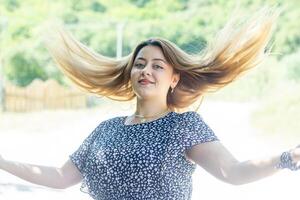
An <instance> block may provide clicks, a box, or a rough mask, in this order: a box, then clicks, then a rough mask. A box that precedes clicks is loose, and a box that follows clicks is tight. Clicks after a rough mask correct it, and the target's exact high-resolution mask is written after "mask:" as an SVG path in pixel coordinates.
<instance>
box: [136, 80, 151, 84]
mask: <svg viewBox="0 0 300 200" xmlns="http://www.w3.org/2000/svg"><path fill="white" fill-rule="evenodd" d="M138 82H139V83H140V84H141V85H148V84H151V83H153V82H151V81H149V80H146V79H142V80H139V81H138Z"/></svg>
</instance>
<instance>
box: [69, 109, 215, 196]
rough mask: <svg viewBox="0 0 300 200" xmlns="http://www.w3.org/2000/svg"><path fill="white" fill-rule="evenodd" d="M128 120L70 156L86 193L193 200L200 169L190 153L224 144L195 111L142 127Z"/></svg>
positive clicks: (99, 131)
mask: <svg viewBox="0 0 300 200" xmlns="http://www.w3.org/2000/svg"><path fill="white" fill-rule="evenodd" d="M125 119H126V116H121V117H115V118H112V119H109V120H105V121H103V122H101V123H100V124H99V125H98V126H97V127H96V128H95V129H94V131H93V132H92V133H91V134H90V135H89V136H88V137H87V138H86V139H85V140H84V141H83V143H82V144H81V145H80V147H79V148H78V149H77V150H76V151H75V152H74V153H73V154H71V155H70V159H71V161H72V162H73V163H74V164H75V166H76V167H77V168H78V169H79V171H80V172H81V174H82V176H83V182H82V185H81V191H83V192H86V193H89V194H90V196H91V197H92V198H93V199H97V200H125V199H126V200H150V199H151V200H159V199H162V200H171V199H172V200H190V199H191V196H192V174H193V172H194V171H195V168H196V164H195V163H192V162H191V161H189V160H188V159H187V158H186V157H185V156H184V151H185V150H186V149H189V148H191V147H192V146H193V145H195V144H199V143H204V142H211V141H216V140H219V139H218V138H217V136H216V135H215V134H214V132H213V131H212V130H211V129H210V127H209V126H208V125H207V124H206V123H205V122H204V121H203V119H202V117H201V116H200V115H199V114H198V113H196V112H193V111H189V112H185V113H181V114H180V113H176V112H170V113H168V114H167V115H165V116H164V117H161V118H159V119H156V120H154V121H150V122H146V123H141V124H132V125H126V124H125V123H124V122H125Z"/></svg>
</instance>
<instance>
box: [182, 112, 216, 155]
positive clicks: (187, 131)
mask: <svg viewBox="0 0 300 200" xmlns="http://www.w3.org/2000/svg"><path fill="white" fill-rule="evenodd" d="M183 115H184V117H183V126H184V133H183V134H184V136H183V141H182V143H183V148H184V150H186V149H190V148H191V147H192V146H194V145H196V144H200V143H205V142H211V141H218V140H219V139H218V137H217V136H216V135H215V133H214V131H213V130H212V129H211V128H210V127H209V126H208V125H207V123H206V122H205V121H204V120H203V119H202V117H201V116H200V115H199V114H198V113H197V112H193V111H190V112H186V113H184V114H183Z"/></svg>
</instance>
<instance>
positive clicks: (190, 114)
mask: <svg viewBox="0 0 300 200" xmlns="http://www.w3.org/2000/svg"><path fill="white" fill-rule="evenodd" d="M177 116H178V117H179V118H180V119H182V120H195V119H202V117H201V115H200V114H199V113H198V112H196V111H186V112H182V113H177Z"/></svg>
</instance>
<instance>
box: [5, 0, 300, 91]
mask: <svg viewBox="0 0 300 200" xmlns="http://www.w3.org/2000/svg"><path fill="white" fill-rule="evenodd" d="M264 5H271V6H272V5H277V6H278V7H280V8H282V10H283V11H282V14H281V16H280V18H279V22H278V26H277V29H276V33H275V35H274V38H275V43H274V51H275V52H277V54H276V57H277V59H278V60H279V62H280V60H281V59H282V60H290V59H287V58H286V57H288V56H290V55H289V54H291V56H292V55H294V57H291V59H293V60H297V58H296V56H297V55H295V52H297V51H298V49H299V45H300V33H299V30H300V24H299V23H298V22H297V20H296V19H298V18H299V17H300V12H298V11H299V9H300V2H299V1H297V0H289V1H279V0H264V1H262V0H244V1H240V3H239V11H240V12H241V13H248V14H250V12H251V10H252V11H254V10H257V9H258V8H259V7H262V6H264ZM235 7H236V3H235V2H234V1H225V0H154V1H150V0H124V1H121V0H116V1H111V0H90V1H84V0H66V1H58V0H53V1H50V0H47V1H38V0H27V1H26V2H25V1H21V0H0V17H1V18H0V21H1V25H0V31H1V36H0V37H1V44H0V45H1V54H2V57H3V58H5V60H4V61H5V62H4V65H5V69H4V71H5V75H6V77H7V78H8V79H9V80H11V81H13V82H14V83H17V84H18V85H22V86H23V85H26V84H29V83H30V82H31V81H32V80H33V79H34V78H41V79H47V78H50V77H51V78H55V79H57V80H58V81H60V82H63V78H62V74H61V73H60V72H59V71H58V68H56V67H54V66H53V63H52V62H51V59H50V58H49V56H50V55H48V54H47V52H46V51H45V50H44V49H43V48H44V47H43V44H42V43H41V39H40V37H41V34H42V33H43V26H44V25H45V24H46V23H48V22H54V23H62V24H64V25H65V26H66V28H67V29H69V30H70V31H71V32H72V33H73V34H74V35H75V36H76V37H77V38H78V39H79V40H80V41H82V42H83V43H85V44H86V45H88V46H89V47H91V48H93V49H94V50H96V51H97V52H99V53H101V54H104V55H107V56H111V57H114V56H115V55H116V29H117V28H116V27H117V26H118V25H120V24H123V27H124V28H123V39H124V40H123V55H127V54H129V53H130V52H131V51H132V49H133V48H134V47H135V45H136V44H137V43H138V42H140V41H141V40H144V39H146V38H149V37H165V38H167V39H169V40H171V41H172V42H174V43H176V44H177V45H178V46H179V47H181V48H182V49H183V50H185V51H187V52H188V53H197V52H199V51H200V50H201V49H202V48H203V47H204V46H205V45H206V43H207V41H208V40H210V39H211V38H212V37H213V35H214V33H216V32H217V30H219V29H220V28H221V27H222V25H224V24H225V23H226V20H228V19H229V17H230V16H231V14H232V11H233V10H234V9H235ZM285 58H286V59H285ZM284 62H286V61H284ZM22 65H23V66H22ZM292 65H293V66H294V67H290V68H289V69H291V70H292V71H293V72H289V73H290V74H289V75H288V76H287V77H288V78H291V77H292V78H296V77H294V76H295V75H296V74H299V69H298V68H297V67H296V64H292ZM297 77H298V75H297ZM258 79H259V78H258Z"/></svg>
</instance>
